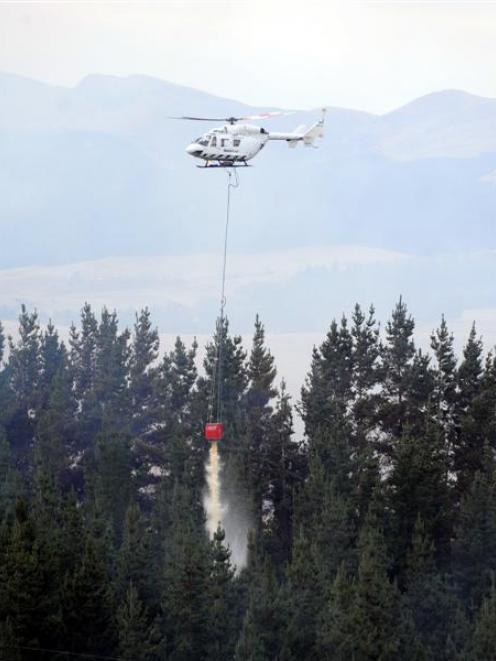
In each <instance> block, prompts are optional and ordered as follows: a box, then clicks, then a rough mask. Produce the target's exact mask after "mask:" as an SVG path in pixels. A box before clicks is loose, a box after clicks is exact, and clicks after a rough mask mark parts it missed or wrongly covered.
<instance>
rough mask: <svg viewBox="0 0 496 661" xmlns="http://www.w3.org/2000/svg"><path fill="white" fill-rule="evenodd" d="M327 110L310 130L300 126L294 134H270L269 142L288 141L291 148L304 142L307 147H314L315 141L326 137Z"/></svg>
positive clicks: (323, 111)
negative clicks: (325, 121)
mask: <svg viewBox="0 0 496 661" xmlns="http://www.w3.org/2000/svg"><path fill="white" fill-rule="evenodd" d="M324 120H325V109H323V110H322V117H321V118H320V119H319V121H318V122H315V124H312V126H310V127H309V128H306V127H305V126H304V125H303V126H298V128H297V129H295V130H294V131H293V132H292V133H273V132H270V133H269V140H286V141H287V143H288V145H289V147H296V145H297V144H298V142H303V144H304V145H305V146H306V147H313V146H314V140H316V139H317V138H323V137H324Z"/></svg>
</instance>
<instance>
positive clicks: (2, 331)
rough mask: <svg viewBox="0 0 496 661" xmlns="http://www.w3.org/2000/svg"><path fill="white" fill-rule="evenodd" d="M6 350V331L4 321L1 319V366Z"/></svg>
mask: <svg viewBox="0 0 496 661" xmlns="http://www.w3.org/2000/svg"><path fill="white" fill-rule="evenodd" d="M4 350H5V333H4V330H3V325H2V322H1V321H0V366H1V364H2V360H3V352H4Z"/></svg>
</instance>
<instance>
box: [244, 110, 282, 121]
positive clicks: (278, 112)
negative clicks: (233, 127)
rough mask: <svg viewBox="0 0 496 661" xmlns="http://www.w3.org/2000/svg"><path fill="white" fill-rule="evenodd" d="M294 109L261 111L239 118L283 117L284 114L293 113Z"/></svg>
mask: <svg viewBox="0 0 496 661" xmlns="http://www.w3.org/2000/svg"><path fill="white" fill-rule="evenodd" d="M293 114H294V111H293V110H274V111H272V112H259V113H257V114H255V115H246V116H245V117H240V118H239V119H272V118H273V117H281V116H282V115H293Z"/></svg>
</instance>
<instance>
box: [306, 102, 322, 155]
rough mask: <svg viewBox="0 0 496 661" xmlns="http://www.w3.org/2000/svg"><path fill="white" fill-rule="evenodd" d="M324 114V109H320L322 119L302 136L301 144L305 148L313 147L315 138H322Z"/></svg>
mask: <svg viewBox="0 0 496 661" xmlns="http://www.w3.org/2000/svg"><path fill="white" fill-rule="evenodd" d="M325 114H326V109H325V108H322V117H321V118H320V119H319V121H318V122H315V124H313V126H311V127H310V128H309V129H308V131H305V133H304V134H303V144H304V145H305V147H313V146H314V144H313V142H314V140H316V139H317V138H323V137H324V122H325Z"/></svg>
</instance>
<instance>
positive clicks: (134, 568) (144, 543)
mask: <svg viewBox="0 0 496 661" xmlns="http://www.w3.org/2000/svg"><path fill="white" fill-rule="evenodd" d="M151 550H152V547H151V539H150V533H149V531H148V530H147V528H146V521H145V519H144V516H143V514H142V513H141V510H140V508H139V506H138V505H137V504H136V503H131V504H130V505H129V507H128V509H127V511H126V519H125V526H124V534H123V538H122V544H121V546H120V549H119V554H118V556H117V563H116V564H117V576H116V595H117V597H118V598H119V599H121V600H122V599H124V597H125V594H126V590H127V589H128V588H129V584H130V583H132V585H133V590H135V591H136V593H137V595H138V597H139V598H140V599H141V601H143V602H144V603H146V604H149V605H150V606H153V607H154V608H155V609H157V607H158V603H157V602H158V594H157V593H158V588H159V585H158V584H157V583H159V582H158V579H157V576H158V568H157V566H156V565H157V564H158V563H157V559H155V558H153V557H152V555H151Z"/></svg>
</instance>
